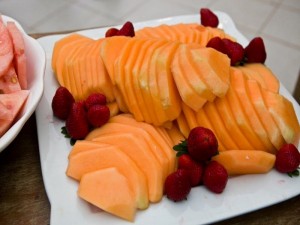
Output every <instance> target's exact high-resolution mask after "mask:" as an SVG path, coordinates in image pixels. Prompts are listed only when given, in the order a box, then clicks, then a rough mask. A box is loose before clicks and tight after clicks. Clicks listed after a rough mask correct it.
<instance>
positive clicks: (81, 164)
mask: <svg viewBox="0 0 300 225" xmlns="http://www.w3.org/2000/svg"><path fill="white" fill-rule="evenodd" d="M107 167H116V168H118V170H120V172H121V173H122V174H124V176H125V177H127V178H128V180H129V181H130V184H131V188H132V190H133V192H134V196H136V199H135V200H136V207H137V208H139V209H146V208H147V207H148V206H149V199H148V187H147V180H146V177H145V175H144V174H143V173H142V171H141V170H140V169H139V168H138V167H137V165H136V164H135V162H133V161H132V160H131V159H130V157H129V156H127V155H126V154H125V153H123V152H122V151H121V150H120V149H118V148H117V147H116V146H113V145H108V144H101V145H100V144H99V146H98V148H95V149H93V150H89V151H84V152H80V153H77V154H75V155H73V156H71V157H70V159H69V164H68V168H67V171H66V174H67V176H69V177H71V178H74V179H76V180H81V178H82V177H83V176H84V174H87V173H90V172H93V171H96V170H100V169H104V168H107Z"/></svg>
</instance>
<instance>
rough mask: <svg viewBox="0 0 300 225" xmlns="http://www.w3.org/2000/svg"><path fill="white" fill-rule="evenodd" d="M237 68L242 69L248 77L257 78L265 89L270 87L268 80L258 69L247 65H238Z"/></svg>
mask: <svg viewBox="0 0 300 225" xmlns="http://www.w3.org/2000/svg"><path fill="white" fill-rule="evenodd" d="M236 68H237V69H239V70H241V71H242V73H243V74H244V76H245V77H247V78H248V79H253V80H256V81H257V82H258V83H259V84H260V85H261V86H262V87H263V88H264V89H267V88H268V86H267V83H266V81H265V80H264V78H263V77H262V76H261V74H260V73H258V72H257V71H255V70H251V69H249V68H248V67H245V66H238V67H236Z"/></svg>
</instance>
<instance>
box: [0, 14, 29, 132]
mask: <svg viewBox="0 0 300 225" xmlns="http://www.w3.org/2000/svg"><path fill="white" fill-rule="evenodd" d="M26 65H27V64H26V55H25V43H24V39H23V34H22V32H21V31H20V30H19V28H18V27H17V25H16V24H15V22H14V21H8V22H7V23H6V24H5V23H4V21H3V18H2V17H1V16H0V138H1V137H2V136H3V135H4V134H5V133H6V131H7V130H8V129H9V128H10V127H11V126H12V125H13V123H14V121H15V119H16V118H17V116H18V114H19V112H20V111H21V109H22V107H23V106H24V104H25V102H26V100H27V98H28V95H29V90H27V74H26V72H27V68H26Z"/></svg>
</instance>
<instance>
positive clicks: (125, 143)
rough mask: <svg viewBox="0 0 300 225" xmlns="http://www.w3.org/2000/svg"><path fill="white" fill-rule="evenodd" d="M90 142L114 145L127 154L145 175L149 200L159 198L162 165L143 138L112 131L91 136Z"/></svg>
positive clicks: (160, 195)
mask: <svg viewBox="0 0 300 225" xmlns="http://www.w3.org/2000/svg"><path fill="white" fill-rule="evenodd" d="M92 142H96V143H104V144H110V145H114V146H116V147H118V149H120V150H121V151H122V152H124V153H125V154H126V155H128V156H129V157H130V158H131V159H132V160H133V161H134V162H135V163H136V165H137V166H138V167H139V168H140V170H141V171H142V172H143V173H144V175H145V176H146V179H147V185H148V191H149V194H148V195H149V201H150V202H159V201H160V200H161V198H162V196H163V185H164V180H163V173H162V171H163V169H162V165H161V164H160V163H159V162H158V161H157V159H156V157H155V155H154V154H153V152H152V151H151V150H149V148H148V146H147V143H146V141H145V140H143V139H138V138H136V137H135V136H134V135H133V134H132V133H113V134H104V135H101V136H100V137H96V138H93V139H92Z"/></svg>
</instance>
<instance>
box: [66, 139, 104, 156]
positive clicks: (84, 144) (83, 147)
mask: <svg viewBox="0 0 300 225" xmlns="http://www.w3.org/2000/svg"><path fill="white" fill-rule="evenodd" d="M96 148H99V144H97V143H96V142H93V141H86V140H77V141H76V142H75V144H74V145H73V147H72V149H71V151H70V153H69V156H68V158H69V159H70V157H72V156H74V155H76V154H77V153H79V152H84V151H89V150H93V149H96Z"/></svg>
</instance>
